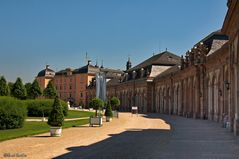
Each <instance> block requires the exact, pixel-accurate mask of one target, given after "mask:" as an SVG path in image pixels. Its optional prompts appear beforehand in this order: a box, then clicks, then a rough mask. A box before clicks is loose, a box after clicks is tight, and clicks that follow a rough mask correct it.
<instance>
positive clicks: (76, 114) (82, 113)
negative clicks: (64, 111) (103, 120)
mask: <svg viewBox="0 0 239 159" xmlns="http://www.w3.org/2000/svg"><path fill="white" fill-rule="evenodd" d="M94 114H95V113H94V112H86V111H77V110H69V111H68V115H67V116H66V117H65V119H73V118H83V117H90V116H92V115H94ZM27 119H42V117H27Z"/></svg>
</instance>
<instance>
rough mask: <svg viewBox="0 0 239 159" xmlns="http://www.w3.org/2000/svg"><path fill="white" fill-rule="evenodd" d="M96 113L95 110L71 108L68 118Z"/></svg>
mask: <svg viewBox="0 0 239 159" xmlns="http://www.w3.org/2000/svg"><path fill="white" fill-rule="evenodd" d="M94 114H95V113H94V112H86V111H77V110H69V111H68V115H67V117H66V119H72V118H82V117H90V116H92V115H94Z"/></svg>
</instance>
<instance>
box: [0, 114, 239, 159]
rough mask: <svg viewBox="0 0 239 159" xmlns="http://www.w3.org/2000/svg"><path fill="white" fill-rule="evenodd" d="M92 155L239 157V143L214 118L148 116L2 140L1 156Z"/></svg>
mask: <svg viewBox="0 0 239 159" xmlns="http://www.w3.org/2000/svg"><path fill="white" fill-rule="evenodd" d="M4 154H5V155H6V154H7V155H16V156H17V155H18V156H19V158H30V159H38V158H39V159H45V158H59V159H60V158H69V159H73V158H77V159H78V158H79V159H85V158H87V159H88V158H89V159H90V158H93V159H98V158H102V159H104V158H105V159H108V158H109V159H131V158H132V159H133V158H135V159H141V158H142V159H145V158H146V159H147V158H148V159H151V158H156V159H157V158H159V159H161V158H163V159H164V158H167V159H192V158H193V159H201V158H202V159H204V158H205V159H214V158H215V159H227V158H228V159H229V158H230V159H234V158H235V159H238V156H239V142H238V138H237V137H234V136H233V135H232V134H231V133H229V132H228V130H226V129H223V128H221V127H220V125H219V124H217V123H215V122H210V121H203V120H194V119H186V118H182V117H176V116H166V115H159V114H148V115H139V116H135V115H134V116H133V117H132V116H131V114H129V113H121V114H120V118H119V119H114V120H113V121H112V122H111V123H104V125H103V126H102V127H89V126H88V125H87V126H81V127H75V128H69V129H65V130H63V136H62V137H49V133H46V134H41V135H36V136H32V137H26V138H19V139H14V140H9V141H4V142H0V157H2V158H3V155H4Z"/></svg>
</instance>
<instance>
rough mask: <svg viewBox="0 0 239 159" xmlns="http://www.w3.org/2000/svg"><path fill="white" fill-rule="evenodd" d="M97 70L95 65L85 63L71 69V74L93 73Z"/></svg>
mask: <svg viewBox="0 0 239 159" xmlns="http://www.w3.org/2000/svg"><path fill="white" fill-rule="evenodd" d="M97 72H99V68H98V67H95V66H93V65H86V66H83V67H81V68H79V69H75V70H74V71H73V74H77V73H92V74H95V73H97Z"/></svg>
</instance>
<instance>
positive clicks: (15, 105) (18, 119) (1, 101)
mask: <svg viewBox="0 0 239 159" xmlns="http://www.w3.org/2000/svg"><path fill="white" fill-rule="evenodd" d="M26 114H27V110H26V106H25V104H24V102H22V101H20V100H17V99H14V98H11V97H1V98H0V129H15V128H21V127H23V124H24V120H25V117H26Z"/></svg>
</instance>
